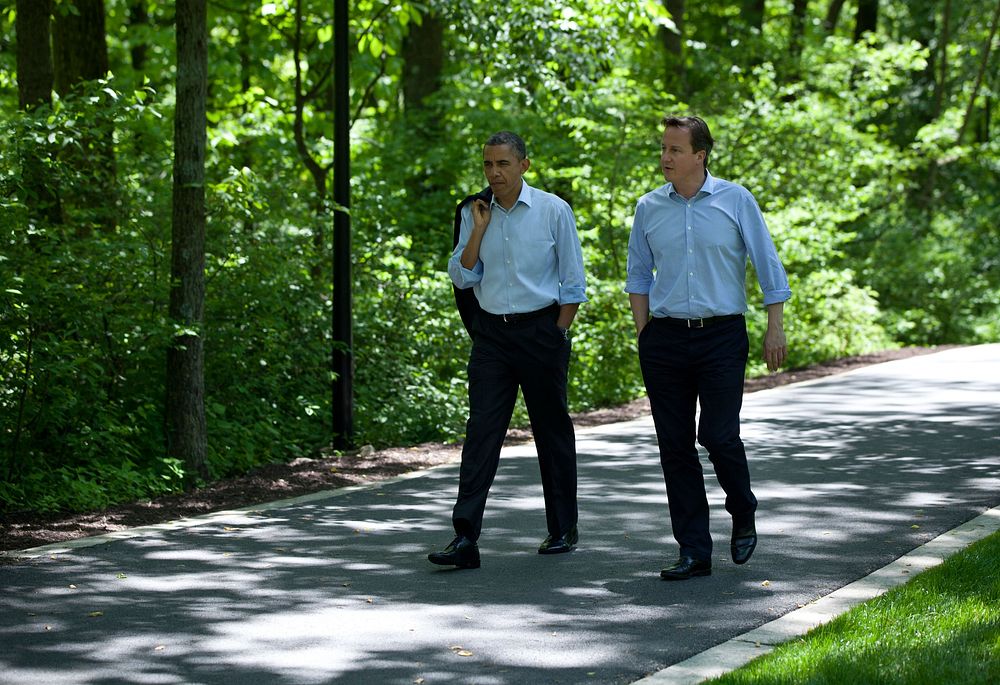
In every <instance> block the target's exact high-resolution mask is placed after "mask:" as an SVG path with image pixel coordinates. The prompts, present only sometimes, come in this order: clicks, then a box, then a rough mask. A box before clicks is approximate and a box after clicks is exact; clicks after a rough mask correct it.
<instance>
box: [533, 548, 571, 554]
mask: <svg viewBox="0 0 1000 685" xmlns="http://www.w3.org/2000/svg"><path fill="white" fill-rule="evenodd" d="M574 549H576V547H565V548H562V549H552V548H549V549H540V550H538V553H539V554H567V553H569V552H572V551H573V550H574Z"/></svg>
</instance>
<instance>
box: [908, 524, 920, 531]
mask: <svg viewBox="0 0 1000 685" xmlns="http://www.w3.org/2000/svg"><path fill="white" fill-rule="evenodd" d="M910 528H912V529H913V530H917V529H919V528H920V526H918V525H917V524H916V523H914V524H913V525H912V526H910Z"/></svg>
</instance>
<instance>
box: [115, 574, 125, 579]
mask: <svg viewBox="0 0 1000 685" xmlns="http://www.w3.org/2000/svg"><path fill="white" fill-rule="evenodd" d="M115 578H117V579H118V580H125V579H126V578H128V576H126V575H125V574H124V573H119V574H118V575H116V576H115Z"/></svg>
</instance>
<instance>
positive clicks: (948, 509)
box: [0, 345, 1000, 685]
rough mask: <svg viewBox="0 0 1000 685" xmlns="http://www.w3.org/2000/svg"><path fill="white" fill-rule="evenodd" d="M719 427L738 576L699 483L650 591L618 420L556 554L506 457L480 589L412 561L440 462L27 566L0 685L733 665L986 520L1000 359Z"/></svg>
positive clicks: (633, 458) (993, 475)
mask: <svg viewBox="0 0 1000 685" xmlns="http://www.w3.org/2000/svg"><path fill="white" fill-rule="evenodd" d="M743 417H744V422H743V427H744V430H743V434H744V441H745V442H746V444H747V448H748V452H749V453H750V454H751V471H752V474H753V477H754V486H755V487H754V489H755V492H756V494H757V497H758V499H759V500H760V502H761V507H760V510H759V512H758V531H759V533H760V536H761V541H760V545H759V546H758V548H757V551H756V553H755V554H754V557H753V559H752V560H751V562H750V563H749V564H747V565H746V566H735V565H733V564H732V563H731V562H730V561H729V560H728V536H729V522H728V520H727V517H726V515H725V512H724V509H723V507H722V501H721V491H720V490H719V489H718V487H717V485H716V483H715V481H714V478H712V477H711V476H709V481H708V482H709V484H710V485H711V488H712V489H711V491H710V501H711V503H712V507H713V534H714V536H715V539H716V552H715V555H714V561H715V567H714V569H713V574H712V575H711V576H710V577H707V578H698V579H694V580H691V581H686V582H682V583H664V582H662V581H660V579H659V575H658V574H659V569H660V568H661V567H662V566H663V565H664V564H665V563H666V562H669V561H672V560H673V558H674V557H675V556H676V551H675V547H674V545H673V540H672V538H671V536H670V527H669V522H668V519H667V513H666V505H665V495H664V489H663V482H662V479H661V476H660V473H659V465H658V460H657V456H656V444H655V439H654V436H653V430H652V425H651V422H650V420H649V419H639V420H636V421H631V422H628V423H622V424H615V425H611V426H603V427H599V428H593V429H586V430H581V431H579V432H578V448H579V462H580V508H581V519H580V531H581V546H580V549H578V550H577V551H576V552H574V553H573V554H570V555H561V556H556V557H545V556H539V555H538V554H536V553H535V550H536V548H537V545H538V543H539V542H540V540H541V538H542V537H543V535H544V516H543V514H542V504H541V487H540V485H539V483H538V468H537V463H536V461H535V459H534V453H533V447H532V446H531V445H522V446H517V447H514V448H511V449H508V450H505V453H504V459H503V461H502V464H501V468H500V473H499V475H498V478H497V482H496V484H495V485H494V488H493V496H492V497H491V500H490V503H489V506H488V508H487V513H486V526H485V529H484V533H483V538H482V540H481V541H480V542H481V545H480V546H481V549H482V553H483V567H482V568H481V569H479V570H474V571H452V570H441V569H438V568H437V567H433V566H431V565H430V564H428V563H427V562H426V560H425V555H426V553H427V552H428V551H429V550H430V549H433V548H437V547H440V546H442V545H443V544H445V543H447V542H448V540H449V539H450V537H451V526H450V521H449V515H450V509H451V504H452V500H453V497H454V494H455V488H456V480H457V467H456V466H446V467H440V468H436V469H432V470H430V471H425V472H422V473H420V474H417V475H416V476H414V477H406V478H401V479H398V480H395V481H392V482H388V483H384V484H382V485H379V486H374V487H363V488H354V489H350V490H344V491H336V492H332V493H325V494H322V495H318V496H310V497H306V498H299V499H297V500H292V501H286V502H277V503H274V504H271V505H268V506H266V507H260V508H256V509H253V510H247V511H241V512H228V513H223V514H218V515H212V516H208V517H204V518H202V519H198V520H191V521H184V522H177V523H174V524H169V525H164V526H157V527H153V528H148V529H142V530H138V531H132V532H131V533H130V534H129V535H112V536H108V537H107V538H104V539H101V540H97V539H90V540H88V541H85V542H83V543H81V544H77V545H72V546H69V547H68V549H67V550H66V551H64V552H58V551H56V550H54V549H45V548H42V549H40V550H39V551H38V556H37V557H36V558H35V559H33V560H31V561H28V562H25V563H21V564H17V565H13V566H5V567H0V682H3V683H7V684H10V685H17V684H21V683H25V684H27V683H31V684H32V685H35V684H38V683H45V684H46V685H57V684H60V683H74V684H77V683H79V684H83V683H93V684H97V683H100V684H101V685H111V684H113V683H163V684H173V683H206V684H208V683H227V684H228V683H267V684H269V685H283V684H288V685H292V684H294V685H309V684H311V683H390V684H396V683H398V684H400V685H403V684H412V683H427V684H428V685H429V684H431V683H484V684H487V685H507V684H514V683H518V684H522V683H634V682H636V681H640V680H642V679H643V678H646V677H649V680H648V681H647V682H657V683H666V682H696V681H697V679H699V678H700V677H702V674H703V673H704V672H705V671H704V667H705V665H706V664H705V663H702V665H701V666H699V665H698V660H697V659H695V660H694V661H689V659H691V658H692V657H697V656H698V655H702V656H701V657H700V658H701V660H702V661H703V662H705V661H707V665H708V666H709V667H718V666H719V665H720V664H729V663H730V662H732V663H731V665H736V664H737V663H739V660H738V659H737V660H734V657H733V654H734V645H735V646H736V647H740V648H742V650H743V651H744V652H747V651H749V652H750V653H751V655H752V653H753V649H751V650H748V649H747V646H748V645H752V646H753V648H754V649H762V650H763V649H764V648H766V644H767V643H768V640H766V639H765V640H764V641H763V643H762V647H761V648H757V647H756V642H757V641H759V640H754V641H753V642H749V641H747V640H746V639H743V640H742V641H741V640H740V636H744V635H745V634H746V633H748V632H749V631H752V630H758V629H759V630H764V631H768V630H769V629H770V628H773V627H774V626H776V625H777V626H779V627H780V625H781V623H780V622H779V623H778V624H775V623H773V622H774V621H775V620H776V619H778V618H779V617H788V618H784V619H782V620H783V621H785V623H786V624H795V625H797V626H798V627H799V629H804V628H806V627H808V625H810V624H811V623H810V622H811V621H812V622H813V623H814V622H815V617H816V616H817V615H821V614H822V613H823V611H825V609H824V607H827V608H829V607H831V606H838V607H840V608H837V609H836V610H837V611H839V610H840V609H841V608H843V607H842V605H843V602H842V603H841V605H835V603H833V601H832V600H830V599H827V600H821V601H817V600H820V598H822V597H824V596H827V595H830V594H831V593H834V592H835V591H837V590H838V589H841V588H844V587H845V586H849V584H851V583H853V582H855V581H857V580H858V579H861V578H865V577H866V576H869V574H872V573H873V572H876V571H878V570H879V569H882V568H883V567H886V566H887V565H890V564H893V562H895V561H896V560H897V559H899V558H900V557H902V556H903V555H906V554H907V553H910V552H911V551H913V550H915V548H918V547H920V546H921V545H924V544H925V543H927V542H928V541H931V540H934V539H935V538H939V536H942V535H943V534H945V533H947V532H948V531H951V530H952V529H955V528H956V527H958V526H961V525H962V524H965V523H966V522H969V521H970V520H972V519H976V517H980V516H981V515H982V514H983V513H984V512H986V511H987V510H990V509H991V508H994V507H997V506H998V505H1000V435H998V428H997V427H998V426H1000V345H985V346H978V347H970V348H960V349H953V350H948V351H944V352H939V353H936V354H933V355H928V356H921V357H914V358H910V359H905V360H900V361H895V362H889V363H886V364H881V365H877V366H872V367H868V368H865V369H861V370H858V371H855V372H851V373H847V374H843V375H840V376H834V377H830V378H826V379H822V380H819V381H813V382H807V383H802V384H798V385H792V386H785V387H782V388H775V389H773V390H766V391H762V392H759V393H753V394H751V395H748V396H747V397H746V401H745V407H744V412H743ZM708 473H709V474H710V473H711V471H710V470H709V471H708ZM990 520H993V521H995V520H996V518H994V519H989V518H988V517H982V518H979V519H977V521H978V522H980V523H981V522H983V521H986V524H983V525H978V524H977V525H978V528H979V529H984V526H985V527H988V525H989V521H990ZM994 528H995V527H994ZM978 534H980V533H976V535H978ZM969 535H970V534H969V533H963V534H962V535H961V536H959V538H958V539H960V540H962V543H963V544H964V542H966V541H967V540H968V539H970V538H969ZM974 536H975V535H973V537H974ZM945 539H946V538H941V539H940V540H938V541H937V542H936V543H935V544H937V545H940V543H941V540H945ZM95 543H100V544H95ZM919 556H920V555H918V556H917V557H908V559H918V558H919ZM923 556H926V555H923ZM906 563H910V562H907V561H905V560H904V561H901V562H896V565H895V566H890V567H889V569H890V570H888V571H879V574H881V575H882V576H885V575H886V574H888V575H893V574H895V576H896V577H897V579H902V578H905V576H906V574H905V573H904V571H906V570H908V569H909V568H913V569H914V570H917V569H918V567H919V566H920V563H919V562H918V563H916V566H914V567H906ZM893 568H895V570H894V571H893V570H892V569H893ZM879 574H876V575H875V576H871V578H879V577H880V575H879ZM871 578H869V580H868V581H866V582H869V583H870V582H871ZM854 587H856V586H854ZM843 594H845V591H843V590H841V595H843ZM846 594H848V595H850V594H851V593H850V592H847V593H846ZM861 594H864V593H861ZM836 597H837V595H834V598H836ZM803 607H805V608H806V609H807V610H810V609H811V610H813V612H814V615H813V617H812V618H808V617H806V618H801V619H796V617H797V616H799V617H801V616H802V614H800V613H798V614H797V613H796V612H800V611H801V610H802V608H803ZM769 627H770V628H769ZM769 634H774V633H773V631H771V633H769ZM757 635H758V636H759V635H762V633H758V634H757ZM751 639H753V638H751ZM731 640H732V641H734V642H729V641H731ZM727 644H728V645H729V646H728V647H722V648H720V647H719V646H720V645H727ZM709 650H713V651H709ZM720 650H721V651H720ZM744 656H746V655H744ZM670 666H673V669H670V670H667V671H663V669H665V668H667V667H670ZM699 668H701V669H702V670H699ZM661 671H662V672H661Z"/></svg>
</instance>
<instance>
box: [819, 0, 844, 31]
mask: <svg viewBox="0 0 1000 685" xmlns="http://www.w3.org/2000/svg"><path fill="white" fill-rule="evenodd" d="M843 8H844V0H830V6H829V7H828V8H827V10H826V18H825V19H824V20H823V28H824V29H826V30H827V32H828V33H833V32H834V31H835V30H836V28H837V22H838V21H839V20H840V10H842V9H843Z"/></svg>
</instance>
